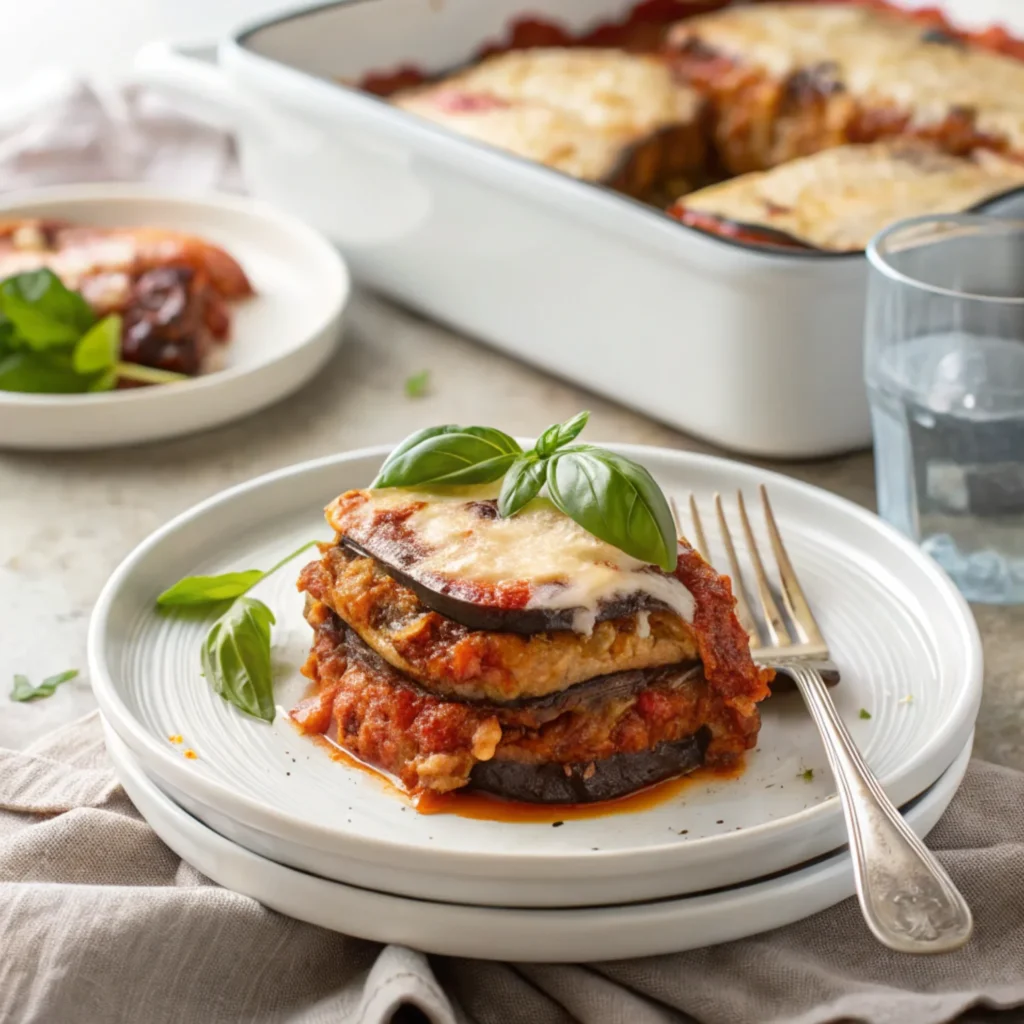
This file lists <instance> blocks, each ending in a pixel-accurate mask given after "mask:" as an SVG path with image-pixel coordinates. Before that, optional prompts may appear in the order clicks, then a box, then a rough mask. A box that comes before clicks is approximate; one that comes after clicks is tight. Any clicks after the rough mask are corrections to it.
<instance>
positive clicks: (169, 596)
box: [156, 569, 264, 608]
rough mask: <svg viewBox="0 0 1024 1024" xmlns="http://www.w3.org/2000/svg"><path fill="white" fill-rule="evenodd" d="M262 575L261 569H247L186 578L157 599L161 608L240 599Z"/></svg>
mask: <svg viewBox="0 0 1024 1024" xmlns="http://www.w3.org/2000/svg"><path fill="white" fill-rule="evenodd" d="M263 576H264V573H263V570H262V569H248V570H247V571H245V572H225V573H222V574H221V575H220V576H186V577H185V578H184V579H183V580H178V582H177V583H175V584H174V586H173V587H168V588H167V589H166V590H165V591H164V592H163V593H162V594H161V595H160V596H159V597H158V598H157V599H156V603H157V604H158V605H159V606H160V607H161V608H173V607H180V606H182V605H197V604H216V603H217V602H218V601H231V600H233V599H234V598H236V597H241V596H242V594H244V593H245V592H246V591H247V590H248V589H249V588H250V587H253V586H255V585H256V584H257V583H259V581H260V580H261V579H263Z"/></svg>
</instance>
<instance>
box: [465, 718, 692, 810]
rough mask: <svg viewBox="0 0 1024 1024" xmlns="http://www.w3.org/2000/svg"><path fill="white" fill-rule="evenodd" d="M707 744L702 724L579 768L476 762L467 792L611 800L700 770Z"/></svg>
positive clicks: (562, 800) (557, 800) (544, 799)
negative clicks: (648, 746)
mask: <svg viewBox="0 0 1024 1024" xmlns="http://www.w3.org/2000/svg"><path fill="white" fill-rule="evenodd" d="M710 742H711V730H710V729H709V728H708V727H707V726H706V725H705V726H702V727H701V728H700V729H698V730H697V732H695V733H694V734H693V735H692V736H686V737H684V738H683V739H681V740H676V741H675V742H672V743H659V744H658V745H657V746H656V747H653V748H651V749H650V750H644V751H641V752H640V753H635V754H612V755H611V756H610V757H605V758H601V759H600V760H597V761H587V762H585V763H581V764H554V763H551V762H548V763H546V764H523V763H522V762H520V761H497V760H492V761H481V762H479V763H478V764H476V765H474V766H473V770H472V772H471V773H470V776H469V786H468V788H469V789H475V790H478V791H481V792H484V793H492V794H493V795H495V796H500V797H504V798H505V799H507V800H522V801H525V802H528V803H535V804H536V803H539V804H585V803H594V802H595V801H598V800H614V799H615V798H616V797H621V796H626V795H627V794H629V793H635V792H637V791H638V790H641V789H645V788H646V787H647V786H653V785H654V784H655V783H656V782H662V781H664V780H665V779H670V778H674V777H675V776H678V775H685V774H687V773H688V772H692V771H694V770H695V769H697V768H700V767H701V765H703V764H704V755H705V754H706V753H707V749H708V744H709V743H710Z"/></svg>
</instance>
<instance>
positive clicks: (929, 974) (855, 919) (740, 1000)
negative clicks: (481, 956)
mask: <svg viewBox="0 0 1024 1024" xmlns="http://www.w3.org/2000/svg"><path fill="white" fill-rule="evenodd" d="M930 844H931V846H932V847H933V848H934V849H936V850H938V851H939V856H940V859H941V860H942V862H943V864H944V865H945V867H946V868H947V869H948V870H949V872H950V874H951V875H952V877H953V879H954V880H955V881H956V883H957V884H958V885H959V886H960V888H961V890H962V891H963V892H964V894H965V895H966V897H967V899H968V901H969V902H970V904H971V906H972V907H973V909H974V912H975V916H976V919H977V930H976V934H975V936H974V938H973V939H972V940H971V942H970V943H969V944H968V946H967V947H965V948H964V949H963V950H961V951H959V952H957V953H952V954H948V955H946V956H939V957H909V956H901V955H898V954H896V953H891V952H889V951H888V950H886V949H883V948H882V947H881V946H880V945H878V943H876V942H875V941H874V939H872V938H871V937H870V935H869V934H868V932H867V930H866V928H865V926H864V924H863V922H862V921H861V919H860V914H859V911H858V908H857V904H856V901H855V900H853V899H849V900H846V901H845V902H844V903H842V904H840V905H839V906H837V907H834V908H833V909H831V910H828V911H825V912H823V913H821V914H817V915H816V916H814V917H812V918H809V919H808V920H806V921H803V922H800V923H799V924H795V925H790V926H789V927H787V928H781V929H779V930H777V931H774V932H769V933H767V934H765V935H760V936H757V937H755V938H751V939H745V940H743V941H740V942H731V943H728V944H727V945H722V946H714V947H710V948H708V949H702V950H697V951H694V952H690V953H679V954H674V955H671V956H660V957H652V958H650V959H645V960H624V961H619V962H615V963H601V964H587V965H539V964H498V963H486V962H483V961H474V960H459V959H453V958H443V957H426V956H424V955H423V954H421V953H417V952H414V951H412V950H408V949H403V948H400V947H394V946H390V947H382V946H380V945H378V944H376V943H372V942H364V941H361V940H358V939H353V938H349V937H347V936H344V935H338V934H334V933H332V932H329V931H325V930H323V929H321V928H317V927H314V926H312V925H307V924H302V923H300V922H298V921H293V920H291V919H289V918H287V917H283V916H282V915H280V914H277V913H275V912H273V911H271V910H267V909H265V908H264V907H262V906H261V905H260V904H258V903H256V902H255V901H254V900H251V899H249V898H248V897H245V896H239V895H236V894H235V893H231V892H228V891H226V890H224V889H221V888H219V887H218V886H216V885H214V884H212V883H211V882H210V881H209V880H208V879H206V878H204V877H203V876H202V875H200V874H199V873H198V872H197V871H195V870H194V869H192V868H190V867H189V866H188V865H187V864H185V863H183V862H182V861H180V860H179V859H178V858H177V856H175V855H174V854H173V853H172V852H171V851H170V850H169V849H168V848H167V847H166V846H164V845H163V843H162V842H161V841H160V840H159V839H158V838H157V837H156V835H155V834H154V833H153V831H152V830H151V829H150V828H149V826H148V825H147V824H146V823H145V822H144V821H143V820H142V819H141V818H140V817H139V816H138V814H137V813H136V811H135V809H134V808H133V807H132V805H131V802H130V801H129V800H128V798H127V796H126V795H125V793H124V791H123V790H122V789H121V788H120V786H119V785H118V783H117V780H116V778H115V777H114V773H113V770H112V768H111V766H110V763H109V761H108V760H107V756H106V751H105V749H104V746H103V738H102V731H101V726H100V720H99V717H98V714H97V713H95V712H94V713H93V714H91V715H89V716H88V717H86V718H84V719H81V720H80V721H78V722H76V723H73V724H72V725H69V726H66V727H64V728H63V729H62V730H60V731H58V732H56V733H54V734H53V735H52V736H50V737H48V738H47V739H46V740H44V741H42V742H40V743H37V744H35V745H34V746H32V747H29V748H28V749H27V750H25V751H22V752H18V751H11V750H0V949H2V950H3V955H2V956H0V1020H3V1021H4V1022H7V1024H78V1022H86V1024H108V1022H109V1024H115V1022H124V1024H129V1022H130V1024H138V1022H145V1024H165V1022H180V1024H221V1022H225V1024H227V1022H231V1024H234V1022H238V1024H270V1022H275V1024H276V1022H284V1021H295V1022H303V1024H307V1022H308V1024H314V1022H318V1024H319V1022H323V1024H328V1022H331V1024H335V1022H338V1024H341V1022H344V1024H385V1022H389V1021H415V1020H420V1021H422V1020H423V1019H426V1020H428V1021H429V1022H430V1024H468V1022H480V1024H491V1022H493V1024H568V1022H571V1021H577V1020H578V1021H583V1022H591V1021H593V1022H600V1024H605V1022H607V1024H671V1022H675V1024H684V1022H685V1024H690V1022H692V1021H699V1022H701V1024H824V1022H827V1021H847V1020H850V1021H865V1022H869V1024H938V1022H945V1021H951V1020H955V1019H963V1020H971V1021H980V1020H991V1019H993V1018H992V1016H991V1015H989V1014H987V1013H985V1014H982V1015H977V1014H974V1011H972V1014H973V1015H970V1016H968V1017H965V1018H958V1014H961V1013H963V1012H964V1011H965V1010H969V1009H970V1008H971V1007H989V1008H1003V1009H1007V1008H1012V1007H1021V1006H1024V884H1022V879H1024V773H1018V772H1014V771H1011V770H1009V769H1006V768H999V767H996V766H994V765H991V764H986V763H984V762H981V761H974V762H972V763H971V766H970V769H969V770H968V773H967V777H966V780H965V781H964V785H963V787H962V788H961V790H960V792H959V793H958V794H957V796H956V797H955V799H954V800H953V803H952V804H951V805H950V808H949V810H948V811H947V812H946V815H945V816H944V817H943V819H942V821H941V822H940V823H939V825H938V826H937V827H936V828H935V830H934V831H933V832H932V834H931V837H930ZM997 1019H1007V1020H1013V1021H1021V1020H1024V1013H1022V1012H1021V1011H1019V1010H1011V1011H1010V1013H1008V1014H1006V1015H1004V1014H999V1015H998V1017H997Z"/></svg>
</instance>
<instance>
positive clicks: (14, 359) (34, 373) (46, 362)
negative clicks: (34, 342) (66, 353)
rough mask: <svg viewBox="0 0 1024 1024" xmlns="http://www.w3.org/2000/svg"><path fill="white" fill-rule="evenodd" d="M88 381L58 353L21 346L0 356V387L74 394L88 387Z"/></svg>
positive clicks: (30, 391) (0, 389)
mask: <svg viewBox="0 0 1024 1024" xmlns="http://www.w3.org/2000/svg"><path fill="white" fill-rule="evenodd" d="M90 383H91V379H90V378H89V377H83V376H82V375H81V374H79V373H75V370H74V368H73V367H72V366H71V362H70V360H69V359H66V358H61V357H60V354H59V353H43V352H32V351H28V350H21V351H17V352H12V353H11V354H10V355H8V356H6V357H5V358H3V359H0V391H21V392H25V393H28V394H51V395H74V394H83V393H84V392H86V391H88V390H89V385H90Z"/></svg>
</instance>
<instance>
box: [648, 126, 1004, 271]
mask: <svg viewBox="0 0 1024 1024" xmlns="http://www.w3.org/2000/svg"><path fill="white" fill-rule="evenodd" d="M1021 188H1024V163H1018V162H1017V161H1014V160H1008V159H1006V158H1005V157H1002V156H1000V155H998V154H996V153H992V152H989V151H986V150H975V151H974V152H973V153H972V154H971V155H969V156H962V157H961V156H952V155H950V154H948V153H944V152H942V151H941V150H937V149H936V148H935V147H934V146H930V145H928V144H926V143H922V142H915V141H913V140H894V141H888V142H884V143H876V144H874V145H865V146H840V147H837V148H836V149H828V150H825V151H823V152H821V153H817V154H815V155H814V156H809V157H804V158H802V159H799V160H792V161H790V162H788V163H785V164H781V165H779V166H778V167H774V168H772V169H771V170H769V171H760V172H751V173H750V174H744V175H741V176H740V177H738V178H732V179H731V180H729V181H726V182H722V183H721V184H718V185H711V186H709V187H707V188H703V189H700V190H699V191H697V192H691V193H689V194H688V195H684V196H681V197H680V198H679V199H678V200H676V202H675V203H674V204H673V205H672V206H671V207H670V208H669V211H668V212H669V214H670V215H671V216H673V217H675V218H677V219H678V220H680V221H682V222H683V223H684V224H689V225H691V226H692V227H697V228H700V229H702V230H704V231H708V232H710V233H712V234H718V235H723V236H726V237H733V238H738V239H743V240H748V241H760V242H763V243H764V244H774V245H780V246H790V247H799V248H813V249H819V250H823V251H827V252H859V251H861V250H863V249H864V248H865V246H866V245H867V243H868V242H869V241H870V239H871V237H872V236H873V235H874V234H876V233H877V232H878V231H880V230H882V228H884V227H886V225H888V224H890V223H892V222H893V221H894V220H899V219H900V218H901V217H914V216H921V215H924V214H935V213H958V212H962V211H965V210H970V209H972V208H974V207H977V206H978V205H980V204H982V203H984V202H986V201H990V200H993V199H995V198H997V197H999V196H1002V195H1005V194H1007V193H1010V192H1013V191H1016V190H1019V189H1021Z"/></svg>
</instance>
